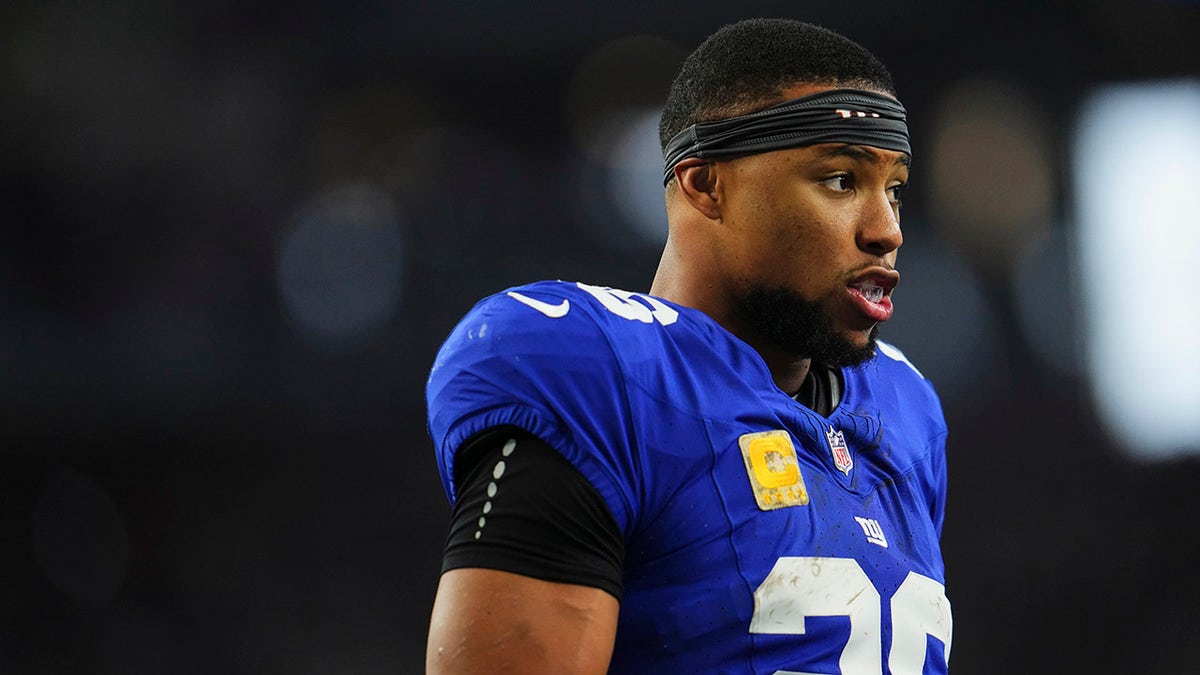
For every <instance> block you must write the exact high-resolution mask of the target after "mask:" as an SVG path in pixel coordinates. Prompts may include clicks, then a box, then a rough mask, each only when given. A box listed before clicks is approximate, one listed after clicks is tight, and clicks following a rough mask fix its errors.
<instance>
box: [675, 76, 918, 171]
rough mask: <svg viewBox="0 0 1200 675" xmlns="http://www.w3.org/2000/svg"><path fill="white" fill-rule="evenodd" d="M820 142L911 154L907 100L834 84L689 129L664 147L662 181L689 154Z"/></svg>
mask: <svg viewBox="0 0 1200 675" xmlns="http://www.w3.org/2000/svg"><path fill="white" fill-rule="evenodd" d="M818 143H850V144H853V145H869V146H872V147H876V148H882V149H884V150H895V151H896V152H903V153H905V154H907V155H911V154H912V150H911V149H910V147H909V144H908V123H907V121H906V117H905V113H904V106H902V105H900V103H899V102H898V101H896V100H895V99H893V98H890V97H887V96H883V95H882V94H876V93H874V92H870V91H859V90H857V89H834V90H831V91H823V92H820V93H817V94H812V95H810V96H803V97H801V98H797V99H793V100H791V101H785V102H783V103H780V104H778V105H773V106H771V107H770V108H764V109H762V110H759V111H757V112H752V113H750V114H748V115H739V116H738V117H730V118H729V119H724V120H714V121H712V122H697V123H696V124H693V125H692V126H690V127H688V128H686V129H684V130H683V131H681V132H679V133H678V134H677V135H676V136H675V138H672V139H671V142H670V143H667V147H666V148H665V149H664V150H663V155H664V156H665V159H664V166H663V185H666V184H667V183H669V182H671V176H673V175H674V173H675V165H676V164H678V163H679V162H680V161H682V160H684V159H687V158H688V157H700V158H703V159H707V158H713V157H729V156H732V155H746V154H753V153H756V152H768V151H771V150H783V149H786V148H797V147H800V146H804V145H816V144H818Z"/></svg>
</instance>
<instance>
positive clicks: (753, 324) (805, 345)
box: [735, 285, 879, 367]
mask: <svg viewBox="0 0 1200 675" xmlns="http://www.w3.org/2000/svg"><path fill="white" fill-rule="evenodd" d="M735 306H736V307H737V309H736V310H735V311H736V312H737V314H738V319H739V320H740V321H741V322H742V324H743V325H745V326H747V327H748V328H749V329H750V330H751V331H753V332H754V334H755V335H757V336H759V337H760V338H761V339H763V340H765V341H766V342H768V343H769V344H770V345H772V346H773V347H775V348H777V349H781V350H783V351H785V352H787V353H789V354H794V355H796V356H798V357H800V358H811V359H812V360H813V361H816V362H817V363H823V364H825V365H826V366H831V367H841V366H853V365H857V364H859V363H862V362H864V361H866V360H867V359H870V358H871V357H872V356H874V355H875V342H876V338H877V336H878V333H879V326H878V324H877V325H875V326H872V327H871V332H870V334H869V335H868V337H867V344H866V345H864V346H861V347H860V346H858V345H855V344H854V343H852V342H850V340H849V339H847V338H846V336H844V335H842V334H841V333H839V332H838V331H837V330H836V329H835V328H834V324H833V318H832V317H830V316H829V313H828V312H826V311H825V309H824V308H823V307H822V306H821V305H820V303H818V302H815V301H812V300H808V299H807V298H805V297H804V296H802V295H800V294H799V293H797V292H795V291H793V290H791V289H788V288H783V287H779V286H766V285H756V286H751V287H750V288H748V289H747V290H746V291H745V292H744V293H743V294H742V297H740V298H738V302H736V303H735Z"/></svg>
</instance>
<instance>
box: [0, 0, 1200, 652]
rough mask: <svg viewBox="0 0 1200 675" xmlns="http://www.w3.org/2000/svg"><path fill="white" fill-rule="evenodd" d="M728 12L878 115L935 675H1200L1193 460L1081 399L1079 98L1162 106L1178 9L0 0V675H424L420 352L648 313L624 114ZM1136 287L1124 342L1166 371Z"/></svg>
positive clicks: (432, 567)
mask: <svg viewBox="0 0 1200 675" xmlns="http://www.w3.org/2000/svg"><path fill="white" fill-rule="evenodd" d="M749 16H790V17H794V18H799V19H803V20H808V21H812V22H816V23H822V24H825V25H827V26H829V27H831V28H834V29H836V30H838V31H840V32H842V33H844V34H846V35H848V36H850V37H851V38H854V39H856V40H858V41H860V42H862V43H863V44H865V45H867V46H868V47H869V48H870V49H872V50H873V51H874V52H876V53H877V54H878V55H879V56H880V57H881V58H882V59H883V60H884V61H885V62H886V63H887V64H888V65H889V67H890V68H891V69H892V71H893V74H894V75H895V78H896V80H897V83H898V85H899V88H900V94H901V98H902V100H903V101H904V102H905V104H906V105H907V107H908V109H909V116H910V120H911V124H912V132H913V136H914V147H915V155H916V163H915V167H914V173H913V181H912V188H911V189H910V191H909V194H908V198H907V201H906V205H905V216H904V225H905V234H906V243H905V247H904V251H903V252H902V254H901V257H900V269H901V272H902V273H903V274H904V283H903V284H902V285H901V287H900V289H899V290H898V291H897V306H898V312H897V318H896V319H895V320H894V321H893V322H891V323H890V324H889V325H888V326H887V327H886V330H885V339H888V340H889V341H891V342H894V343H895V344H897V345H898V346H900V347H901V348H902V349H904V350H905V351H906V352H907V353H908V355H909V356H910V357H911V358H912V359H913V360H914V361H915V362H916V363H917V365H918V366H919V367H921V368H922V370H924V372H925V373H926V374H927V375H928V376H929V377H930V378H931V379H933V380H934V382H935V384H937V385H938V387H939V390H940V392H941V394H942V397H943V399H944V403H945V406H946V412H947V416H948V418H949V421H950V424H951V429H952V434H951V443H950V453H951V454H950V459H951V492H950V497H949V517H948V521H947V526H946V532H945V537H944V548H945V557H946V561H947V565H948V577H949V584H948V586H949V596H950V599H951V601H952V603H953V604H954V611H955V623H956V626H955V628H956V630H955V639H954V644H953V654H952V659H951V664H952V666H953V667H954V670H955V672H959V673H1013V672H1020V673H1085V672H1087V673H1118V672H1121V673H1183V672H1196V670H1195V668H1196V666H1195V658H1194V648H1195V645H1196V644H1197V643H1198V638H1200V580H1198V577H1197V572H1196V571H1197V569H1200V551H1198V548H1200V547H1197V546H1196V543H1195V540H1196V538H1197V534H1198V525H1197V522H1198V517H1200V506H1198V505H1197V500H1196V490H1195V487H1194V486H1195V484H1196V481H1197V479H1198V478H1200V463H1198V461H1197V459H1196V454H1195V453H1196V452H1197V451H1198V450H1200V447H1198V446H1200V440H1195V439H1194V437H1191V436H1185V437H1184V440H1183V441H1179V440H1178V438H1177V439H1176V440H1175V441H1173V443H1174V445H1171V446H1170V447H1169V448H1168V450H1167V451H1161V448H1160V451H1159V452H1158V454H1157V455H1155V454H1153V453H1151V454H1150V455H1146V454H1144V453H1143V454H1138V447H1139V443H1138V442H1137V438H1138V436H1137V435H1136V434H1135V435H1134V436H1133V437H1132V438H1133V440H1132V441H1130V440H1129V438H1130V437H1129V436H1128V434H1126V436H1122V435H1121V433H1120V432H1117V431H1114V430H1113V429H1114V428H1115V427H1114V426H1113V423H1112V422H1111V421H1107V420H1106V418H1105V416H1104V415H1103V414H1102V410H1103V406H1101V405H1098V404H1097V402H1096V401H1098V400H1099V398H1098V394H1099V393H1102V392H1103V391H1105V390H1106V389H1108V387H1106V386H1101V385H1099V384H1098V383H1097V380H1095V378H1094V377H1092V376H1091V375H1089V373H1090V372H1091V371H1090V370H1089V363H1090V364H1093V365H1094V364H1095V363H1096V358H1095V357H1093V358H1092V359H1091V360H1089V358H1088V354H1090V353H1092V352H1089V347H1088V344H1089V343H1088V339H1089V335H1091V333H1092V329H1091V328H1089V326H1090V325H1091V324H1089V323H1088V322H1087V319H1086V317H1085V312H1084V309H1085V307H1086V303H1085V302H1083V301H1082V300H1081V298H1083V297H1086V294H1087V293H1089V292H1093V291H1096V289H1097V288H1099V289H1104V291H1103V292H1107V289H1109V288H1111V286H1105V285H1103V283H1102V282H1099V281H1096V280H1095V279H1093V278H1090V277H1087V276H1086V275H1085V274H1084V270H1083V267H1084V265H1082V264H1081V263H1080V253H1079V246H1080V242H1081V241H1085V240H1086V239H1087V238H1088V232H1090V230H1089V229H1088V224H1087V223H1082V222H1078V219H1077V218H1076V216H1077V213H1078V212H1079V210H1080V209H1079V208H1078V199H1079V195H1080V185H1078V181H1077V180H1076V177H1077V175H1078V172H1076V171H1074V170H1073V168H1072V167H1073V166H1075V164H1074V162H1075V161H1076V157H1077V155H1076V152H1077V150H1078V148H1076V142H1075V141H1074V140H1073V139H1076V138H1078V137H1079V136H1078V134H1077V127H1078V125H1079V124H1080V119H1081V115H1083V114H1084V112H1085V111H1086V110H1087V109H1088V107H1087V106H1088V105H1089V104H1088V102H1089V101H1095V100H1096V99H1095V96H1096V92H1098V91H1102V90H1103V89H1104V88H1105V87H1113V86H1117V87H1121V86H1127V85H1130V84H1131V83H1142V82H1164V81H1166V82H1176V83H1178V82H1184V83H1187V82H1191V83H1193V85H1192V86H1194V83H1195V82H1196V78H1200V48H1197V45H1198V44H1200V6H1198V5H1197V4H1196V3H1193V2H1182V1H1177V2H1167V1H1147V2H1094V3H1089V2H1078V1H1075V2H1071V1H1066V2H1004V3H1000V2H995V3H953V4H949V3H947V4H918V5H905V4H902V3H893V2H858V3H830V4H825V3H820V4H818V3H803V4H798V3H791V2H787V3H785V2H764V1H757V0H755V1H747V2H741V3H710V2H698V3H691V4H686V3H641V2H637V3H635V2H607V3H600V4H595V5H591V6H587V7H585V6H583V5H582V4H573V3H537V2H503V1H501V0H476V1H463V2H432V1H426V0H421V1H416V2H387V3H385V2H365V3H333V2H314V3H290V2H289V3H285V2H266V3H254V4H248V3H240V2H230V1H228V0H192V1H190V2H186V3H161V2H148V1H145V0H116V1H115V2H106V3H101V2H72V1H61V0H59V1H50V2H31V1H27V0H17V1H10V2H6V3H4V4H3V5H2V6H0V84H2V87H3V89H2V92H3V95H2V97H0V195H2V196H3V204H4V208H3V209H2V210H0V223H2V228H0V414H2V415H3V417H2V419H0V452H2V454H0V457H3V468H2V469H0V519H2V521H0V525H2V526H0V536H2V539H0V671H4V672H11V673H143V672H145V673H151V672H153V673H164V672H170V673H262V672H281V673H282V672H287V673H397V672H399V673H415V672H419V671H420V670H421V667H422V662H423V646H424V640H425V634H426V622H427V619H428V614H429V608H430V606H431V603H432V598H433V592H434V588H435V584H436V580H437V575H438V566H439V559H440V552H441V545H442V540H443V533H444V527H445V525H446V521H447V517H448V514H449V508H448V505H447V503H446V500H445V498H444V496H443V495H442V493H441V489H440V485H439V481H438V478H437V473H436V469H435V466H434V462H433V452H432V447H431V443H430V441H429V439H428V437H427V435H426V433H425V422H424V416H425V404H424V399H423V385H424V382H425V377H426V374H427V371H428V367H429V365H430V363H431V361H432V359H433V356H434V353H435V351H436V349H437V347H438V345H439V343H440V341H441V339H442V338H443V337H444V336H445V334H446V333H447V332H448V331H449V330H450V328H451V327H452V326H453V324H454V322H455V321H456V320H457V318H458V317H459V316H461V315H462V314H463V313H464V312H465V311H466V310H467V309H468V308H469V307H470V306H471V304H472V303H474V302H475V301H476V300H477V299H479V298H480V297H482V296H484V295H486V294H490V293H492V292H495V291H497V290H500V289H502V288H504V287H505V286H509V285H514V284H518V283H523V282H527V281H532V280H537V279H543V278H562V279H571V280H580V281H587V282H590V283H600V284H604V285H611V286H615V287H623V288H627V289H630V290H645V289H646V288H648V286H649V283H650V279H651V277H652V275H653V271H654V267H655V265H656V263H657V253H658V247H659V246H660V244H661V241H662V238H663V236H664V232H663V227H664V223H665V216H664V215H663V214H662V212H661V209H662V206H661V183H659V182H658V178H657V175H658V171H659V169H658V166H657V165H658V162H659V161H660V159H659V155H658V150H657V147H656V145H655V139H654V137H653V125H654V123H655V122H656V114H657V108H658V107H659V106H660V105H661V103H662V100H663V99H664V97H665V92H666V88H667V86H668V85H669V83H670V80H671V77H672V75H673V73H674V71H675V69H676V68H677V67H678V65H679V62H680V60H681V59H682V58H683V56H684V55H685V54H686V53H687V52H688V51H690V50H691V49H692V48H694V47H695V46H696V45H697V44H698V43H699V42H700V40H701V39H703V37H704V36H706V35H707V34H708V33H710V32H711V31H713V30H715V29H716V28H717V27H719V26H720V25H722V24H724V23H727V22H729V21H732V20H736V19H739V18H745V17H749ZM1196 124H1197V125H1200V117H1198V118H1197V119H1196ZM1193 166H1194V165H1193ZM1140 168H1141V169H1144V179H1145V181H1146V184H1150V183H1153V182H1154V181H1157V180H1161V179H1162V177H1163V174H1164V173H1165V172H1170V171H1172V170H1173V169H1172V167H1163V166H1154V165H1148V166H1145V167H1140ZM1138 182H1139V183H1140V181H1138ZM1129 187H1130V188H1131V189H1137V188H1139V187H1143V185H1132V186H1129ZM1191 187H1192V188H1193V189H1194V187H1195V186H1194V185H1192V186H1191ZM1191 196H1192V199H1193V204H1194V192H1192V193H1191ZM1197 213H1200V209H1195V208H1192V210H1191V212H1190V215H1188V216H1185V219H1184V220H1183V221H1182V222H1179V223H1177V226H1178V227H1179V228H1180V229H1179V230H1178V231H1179V232H1185V233H1186V232H1195V231H1198V230H1200V216H1197ZM1191 241H1193V242H1194V241H1195V240H1194V239H1193V240H1191ZM1185 253H1186V255H1187V256H1188V257H1189V258H1191V259H1194V256H1195V253H1196V251H1195V250H1188V251H1185ZM1146 273H1147V274H1151V273H1152V270H1151V269H1150V268H1147V272H1146ZM1181 278H1182V277H1181ZM1192 285H1194V284H1192ZM1093 286H1094V287H1096V288H1093ZM1166 290H1167V291H1168V292H1171V293H1175V294H1178V295H1179V298H1178V300H1179V301H1181V303H1180V306H1179V307H1178V311H1177V312H1172V313H1170V314H1168V315H1163V316H1150V317H1140V318H1137V319H1135V318H1134V317H1130V319H1129V321H1131V322H1132V321H1136V320H1148V321H1151V322H1156V323H1157V324H1160V325H1162V326H1163V332H1164V334H1167V333H1171V334H1175V333H1178V332H1181V331H1182V332H1183V333H1184V334H1185V335H1186V337H1185V339H1186V340H1189V341H1190V343H1191V344H1192V345H1193V347H1192V349H1191V350H1190V351H1195V349H1194V346H1195V342H1196V338H1195V334H1196V333H1195V329H1196V326H1197V324H1196V323H1195V322H1196V318H1195V312H1196V310H1195V303H1194V302H1193V301H1192V300H1191V294H1192V292H1193V289H1192V288H1191V287H1190V286H1189V285H1188V284H1182V285H1180V287H1178V288H1170V289H1166ZM1097 292H1099V291H1097ZM1182 315H1186V316H1182ZM1189 321H1190V323H1188V322H1189ZM1184 351H1189V350H1180V351H1179V352H1177V353H1175V354H1173V353H1170V352H1169V351H1168V352H1165V353H1162V354H1160V355H1159V356H1158V359H1159V360H1160V362H1161V370H1162V371H1164V372H1166V373H1167V374H1171V372H1172V370H1173V369H1174V370H1175V371H1177V372H1176V374H1177V375H1178V374H1179V373H1180V372H1181V373H1182V377H1184V378H1194V377H1195V376H1196V375H1197V371H1196V370H1189V369H1188V368H1190V367H1191V366H1187V365H1186V364H1187V363H1192V364H1194V363H1195V362H1194V361H1190V362H1189V361H1187V360H1186V359H1184V360H1183V361H1182V363H1184V364H1185V366H1184V367H1183V368H1182V369H1180V368H1173V364H1174V363H1176V361H1175V357H1176V356H1177V355H1182V352H1184ZM1101 365H1103V362H1102V361H1101ZM1109 367H1110V368H1117V369H1121V368H1123V367H1126V366H1125V365H1124V364H1123V363H1111V364H1109ZM1187 382H1188V380H1186V379H1185V380H1184V381H1183V386H1184V388H1185V389H1186V387H1187ZM1182 400H1183V401H1184V403H1185V404H1187V402H1188V401H1189V400H1191V399H1187V398H1186V397H1185V398H1184V399H1182ZM1194 412H1195V416H1196V417H1197V418H1198V419H1200V409H1197V410H1195V411H1194ZM1187 414H1189V413H1187V412H1186V411H1185V414H1184V419H1185V422H1186V417H1187ZM1176 417H1177V418H1178V417H1179V415H1178V414H1176ZM1160 421H1161V420H1159V419H1156V417H1155V416H1154V415H1146V416H1145V419H1144V425H1145V426H1144V428H1145V429H1146V430H1147V431H1153V430H1154V429H1155V427H1156V425H1159V424H1160ZM1185 426H1186V425H1185ZM1189 438H1193V440H1191V441H1190V440H1188V439H1189ZM1122 439H1124V440H1122Z"/></svg>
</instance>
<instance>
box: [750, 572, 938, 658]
mask: <svg viewBox="0 0 1200 675" xmlns="http://www.w3.org/2000/svg"><path fill="white" fill-rule="evenodd" d="M891 610H892V648H891V652H890V653H889V654H888V666H889V668H890V670H891V673H892V675H920V674H921V672H922V670H923V669H924V666H925V642H926V640H925V636H926V635H932V636H933V637H935V638H937V639H938V640H941V642H942V644H943V645H945V650H944V652H943V657H944V658H945V660H946V663H947V664H949V662H950V639H951V635H952V633H953V623H952V619H951V615H950V602H949V601H948V600H947V599H946V589H945V587H944V586H942V584H940V583H938V582H937V581H934V580H933V579H930V578H929V577H927V576H924V575H921V574H917V573H916V572H909V573H908V576H907V577H906V578H905V579H904V583H902V584H900V587H899V588H897V589H896V593H895V594H894V595H892V599H891ZM881 613H882V610H881V598H880V595H879V591H878V590H877V589H876V588H875V585H874V584H872V583H871V580H870V578H868V577H867V574H866V573H865V572H863V569H862V567H861V566H860V565H859V564H858V561H857V560H853V559H850V558H818V557H784V558H780V559H779V560H777V561H776V562H775V566H774V567H773V568H772V569H771V573H770V574H768V575H767V578H766V579H764V580H763V582H762V584H761V585H760V586H759V587H758V589H757V590H755V591H754V616H753V617H752V618H751V619H750V632H751V633H774V634H790V635H803V634H804V633H805V626H804V620H805V618H806V617H810V616H845V617H848V618H849V619H850V639H849V640H848V641H847V642H846V645H845V646H844V647H843V648H842V655H841V658H840V659H839V660H838V667H839V668H840V670H841V672H842V675H879V674H880V673H882V672H883V668H882V665H881V664H880V658H881V656H882V653H883V647H882V645H881V640H882V637H881V631H882V628H881V626H880V623H881V620H880V615H881ZM775 675H818V674H816V673H793V672H790V671H782V670H781V671H777V672H776V673H775Z"/></svg>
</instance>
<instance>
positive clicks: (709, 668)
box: [427, 282, 951, 675]
mask: <svg viewBox="0 0 1200 675" xmlns="http://www.w3.org/2000/svg"><path fill="white" fill-rule="evenodd" d="M842 376H843V379H844V383H845V388H844V391H843V395H842V398H841V402H840V403H839V405H838V406H837V407H836V408H835V409H834V410H833V412H832V413H831V414H830V416H829V417H823V416H821V415H819V414H817V413H815V412H813V411H812V410H810V409H808V408H806V407H804V406H802V405H800V404H799V403H797V402H796V401H794V400H793V399H792V398H791V397H789V396H788V395H787V394H785V393H784V392H782V391H781V390H780V389H779V388H778V387H776V386H775V384H774V382H773V380H772V377H771V373H770V371H769V370H768V369H767V366H766V364H765V363H764V362H763V360H762V359H761V357H759V355H758V353H757V352H756V351H754V350H753V349H752V348H751V347H750V346H749V345H747V344H746V343H744V342H742V341H741V340H739V339H738V338H736V337H734V336H733V335H732V334H730V333H729V332H728V331H726V330H725V329H724V328H722V327H721V326H720V325H718V324H717V323H716V322H714V321H713V320H712V319H711V318H709V317H708V316H707V315H705V314H704V313H702V312H699V311H697V310H694V309H690V308H686V307H681V306H678V305H674V304H672V303H669V302H666V301H663V300H660V299H657V298H653V297H650V296H647V295H641V294H636V293H629V292H626V291H619V290H614V289H607V288H599V287H595V286H588V285H586V284H574V283H567V282H541V283H536V284H531V285H528V286H524V287H520V288H515V289H512V290H510V291H508V292H506V293H501V294H498V295H495V296H492V297H490V298H487V299H485V300H483V301H482V302H480V303H479V304H478V305H476V306H475V308H474V309H472V310H471V312H470V313H468V314H467V316H466V317H465V318H464V319H463V320H462V322H461V323H460V324H459V325H458V327H457V328H456V329H455V330H454V332H453V333H452V334H451V335H450V337H449V338H448V339H447V340H446V343H445V344H444V345H443V346H442V349H441V351H440V352H439V354H438V357H437V361H436V363H435V364H434V367H433V371H432V373H431V374H430V378H429V384H428V390H427V395H428V405H429V430H430V434H431V435H432V437H433V440H434V443H435V445H436V449H437V453H438V464H439V468H440V471H441V475H442V481H443V485H444V487H445V489H446V491H447V494H448V495H449V496H450V498H451V499H452V500H453V499H455V497H456V492H455V491H456V486H455V485H454V483H453V469H452V467H453V460H454V453H455V451H456V450H457V449H458V448H459V447H460V446H461V445H462V444H463V442H464V441H465V440H466V439H468V438H469V437H471V436H472V435H474V434H476V433H478V432H481V431H483V430H486V429H489V428H491V427H496V426H500V425H515V426H518V427H521V428H524V429H526V430H528V431H529V432H531V433H533V434H535V435H536V436H538V437H540V438H541V439H542V440H543V441H545V442H546V443H548V444H549V445H550V446H551V447H553V448H555V449H556V450H558V451H559V452H560V453H562V455H563V456H564V457H566V459H567V460H569V461H570V462H571V463H572V464H573V465H574V466H575V467H576V468H577V469H578V470H579V471H580V472H581V473H582V474H583V475H584V476H585V477H586V478H587V479H588V481H590V482H591V484H592V485H593V486H595V488H596V489H597V490H598V491H599V493H600V495H601V496H602V497H603V498H604V501H605V502H606V503H607V505H608V508H609V510H610V511H611V512H612V515H613V517H614V518H615V520H616V522H617V524H618V526H619V527H620V529H621V532H622V533H623V535H624V538H625V542H626V544H625V545H626V558H625V578H624V585H625V590H624V595H623V597H622V598H621V609H620V619H619V625H618V628H617V636H616V646H615V648H614V652H613V659H612V666H611V669H612V672H629V673H644V672H663V673H687V672H702V673H726V672H727V673H805V674H814V673H841V674H842V675H880V673H892V674H893V675H912V674H915V673H926V674H928V673H944V672H945V671H946V667H947V665H946V664H947V661H948V659H949V653H950V636H951V615H950V606H949V603H948V601H947V600H946V596H945V588H944V583H945V581H944V570H943V565H942V557H941V552H940V548H939V536H940V533H941V527H942V514H943V506H944V494H945V483H946V474H945V463H944V459H945V437H946V426H945V421H944V419H943V416H942V412H941V406H940V404H939V402H938V399H937V396H936V395H935V393H934V391H933V388H932V387H931V386H930V384H929V383H928V382H927V381H926V380H925V379H924V377H922V376H921V374H920V373H919V372H918V371H917V369H916V368H915V367H913V366H912V364H911V363H909V362H908V361H907V360H906V359H905V358H904V356H903V354H901V353H900V352H899V351H898V350H896V349H895V348H894V347H891V346H889V345H886V344H883V343H880V345H879V349H878V350H877V354H876V356H875V357H874V358H872V359H871V360H869V361H867V362H866V363H864V364H862V365H859V366H856V367H853V368H846V369H843V370H842Z"/></svg>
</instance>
